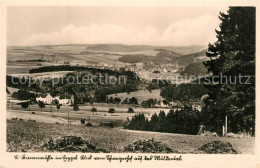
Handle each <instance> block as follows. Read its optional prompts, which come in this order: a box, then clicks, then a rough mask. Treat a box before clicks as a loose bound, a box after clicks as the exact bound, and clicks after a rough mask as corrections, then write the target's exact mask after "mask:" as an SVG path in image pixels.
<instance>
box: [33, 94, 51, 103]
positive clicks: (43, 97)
mask: <svg viewBox="0 0 260 168" xmlns="http://www.w3.org/2000/svg"><path fill="white" fill-rule="evenodd" d="M36 101H37V102H39V101H42V102H43V103H44V104H51V103H52V101H53V97H52V96H51V95H50V93H44V94H40V95H38V96H37V97H36Z"/></svg>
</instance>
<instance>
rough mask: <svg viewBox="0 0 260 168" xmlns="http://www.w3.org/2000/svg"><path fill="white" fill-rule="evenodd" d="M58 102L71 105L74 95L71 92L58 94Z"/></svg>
mask: <svg viewBox="0 0 260 168" xmlns="http://www.w3.org/2000/svg"><path fill="white" fill-rule="evenodd" d="M58 101H59V104H61V105H63V106H64V105H65V106H67V105H73V104H74V96H73V95H71V94H62V95H60V96H59V99H58Z"/></svg>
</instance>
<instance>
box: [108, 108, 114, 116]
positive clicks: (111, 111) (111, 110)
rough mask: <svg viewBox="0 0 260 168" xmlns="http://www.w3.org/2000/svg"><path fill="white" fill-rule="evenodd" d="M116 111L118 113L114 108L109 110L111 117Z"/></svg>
mask: <svg viewBox="0 0 260 168" xmlns="http://www.w3.org/2000/svg"><path fill="white" fill-rule="evenodd" d="M115 111H116V110H115V109H114V108H109V109H108V113H110V114H111V115H112V113H115Z"/></svg>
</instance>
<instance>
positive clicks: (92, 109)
mask: <svg viewBox="0 0 260 168" xmlns="http://www.w3.org/2000/svg"><path fill="white" fill-rule="evenodd" d="M91 111H92V112H93V115H94V113H95V112H97V108H95V107H93V108H91Z"/></svg>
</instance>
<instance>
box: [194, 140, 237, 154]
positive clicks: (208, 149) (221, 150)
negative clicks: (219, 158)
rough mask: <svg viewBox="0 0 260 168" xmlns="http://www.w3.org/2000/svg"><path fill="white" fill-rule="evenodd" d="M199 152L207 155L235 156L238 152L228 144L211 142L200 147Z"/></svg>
mask: <svg viewBox="0 0 260 168" xmlns="http://www.w3.org/2000/svg"><path fill="white" fill-rule="evenodd" d="M198 150H199V151H202V152H205V153H208V154H237V153H238V151H237V150H236V149H234V148H233V147H232V145H231V143H230V142H221V141H213V142H210V143H207V144H204V145H202V146H201V147H200V148H199V149H198Z"/></svg>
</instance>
